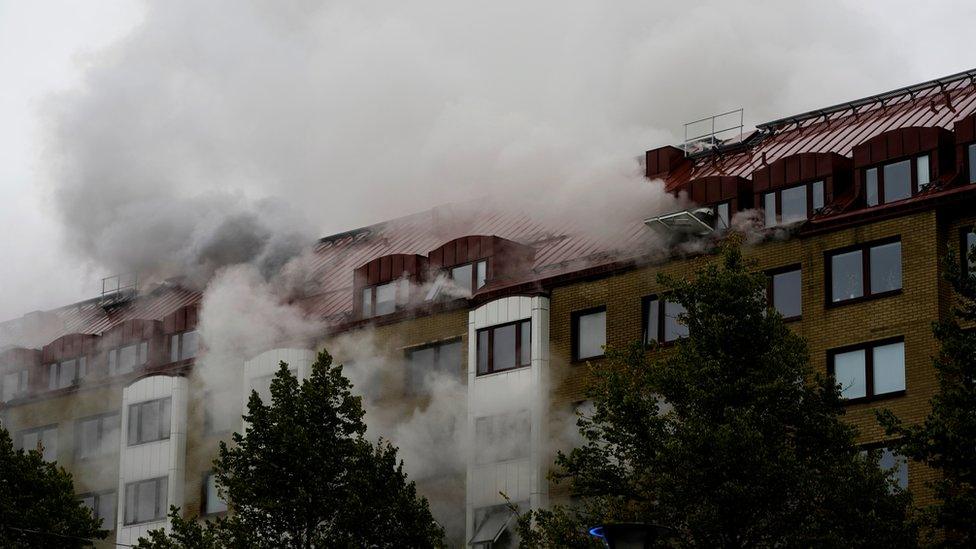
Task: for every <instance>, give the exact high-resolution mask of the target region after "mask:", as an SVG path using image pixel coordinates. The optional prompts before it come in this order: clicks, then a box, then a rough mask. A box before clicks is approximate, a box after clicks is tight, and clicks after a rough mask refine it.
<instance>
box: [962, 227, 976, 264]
mask: <svg viewBox="0 0 976 549" xmlns="http://www.w3.org/2000/svg"><path fill="white" fill-rule="evenodd" d="M974 246H976V228H974V227H969V228H968V229H963V230H962V238H961V239H960V246H959V248H960V250H959V258H960V259H961V260H962V272H963V274H967V275H972V274H974V273H976V255H973V254H974V253H976V252H974V250H973V247H974Z"/></svg>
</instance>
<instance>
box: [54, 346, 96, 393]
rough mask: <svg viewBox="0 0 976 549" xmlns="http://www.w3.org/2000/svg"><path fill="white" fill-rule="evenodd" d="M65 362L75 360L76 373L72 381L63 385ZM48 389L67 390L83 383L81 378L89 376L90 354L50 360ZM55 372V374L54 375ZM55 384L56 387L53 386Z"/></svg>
mask: <svg viewBox="0 0 976 549" xmlns="http://www.w3.org/2000/svg"><path fill="white" fill-rule="evenodd" d="M65 362H74V363H75V364H74V366H75V375H74V377H73V378H72V379H71V383H69V384H67V385H65V386H64V387H62V386H61V369H62V367H63V365H64V363H65ZM47 372H48V373H47V390H48V391H65V390H69V389H72V388H75V387H78V386H79V385H81V380H82V379H84V378H85V377H87V376H88V355H84V354H82V355H77V356H74V357H71V358H62V359H61V360H58V361H57V362H50V363H48V365H47ZM52 374H54V375H52ZM52 385H54V387H52Z"/></svg>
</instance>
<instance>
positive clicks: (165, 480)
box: [116, 476, 169, 526]
mask: <svg viewBox="0 0 976 549" xmlns="http://www.w3.org/2000/svg"><path fill="white" fill-rule="evenodd" d="M148 482H154V483H156V494H157V497H156V507H157V509H156V515H155V516H153V518H151V519H148V520H143V521H140V520H138V519H136V520H133V521H132V522H129V521H128V520H126V515H127V514H128V512H129V487H130V486H131V487H133V489H135V490H136V494H135V498H134V499H135V500H136V502H138V501H139V491H138V488H139V485H141V484H146V483H148ZM160 486H165V487H166V497H165V498H164V500H165V501H163V505H162V510H161V511H160V509H158V507H160V505H159V496H158V494H159V492H160V490H159V487H160ZM122 489H123V493H122V498H123V502H122V525H123V526H132V525H135V524H148V523H150V522H159V521H161V520H166V514H167V513H168V512H169V476H162V477H155V478H147V479H142V480H134V481H132V482H126V483H125V484H124V485H123V486H122ZM160 512H162V515H160V514H159V513H160ZM116 520H118V519H116Z"/></svg>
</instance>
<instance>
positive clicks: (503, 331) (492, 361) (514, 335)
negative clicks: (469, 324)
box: [477, 320, 532, 375]
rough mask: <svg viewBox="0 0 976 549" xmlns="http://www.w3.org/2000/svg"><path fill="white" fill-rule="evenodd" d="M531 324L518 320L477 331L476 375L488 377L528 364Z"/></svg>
mask: <svg viewBox="0 0 976 549" xmlns="http://www.w3.org/2000/svg"><path fill="white" fill-rule="evenodd" d="M531 334H532V321H531V320H519V321H517V322H510V323H508V324H502V325H499V326H492V327H490V328H484V329H481V330H478V341H477V355H478V367H477V374H478V375H484V374H491V373H494V372H503V371H505V370H512V369H515V368H523V367H525V366H530V365H531V364H532V335H531Z"/></svg>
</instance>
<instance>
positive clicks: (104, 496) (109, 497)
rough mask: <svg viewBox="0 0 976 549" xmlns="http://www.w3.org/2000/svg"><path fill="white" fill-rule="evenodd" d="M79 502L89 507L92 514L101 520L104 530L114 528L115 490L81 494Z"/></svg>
mask: <svg viewBox="0 0 976 549" xmlns="http://www.w3.org/2000/svg"><path fill="white" fill-rule="evenodd" d="M78 499H80V500H81V504H82V505H84V506H85V507H87V508H89V509H91V512H92V516H93V517H95V518H96V519H98V520H101V521H102V524H101V527H102V528H103V529H105V530H115V490H111V491H108V492H101V493H97V494H95V493H92V494H81V495H80V496H78Z"/></svg>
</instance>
